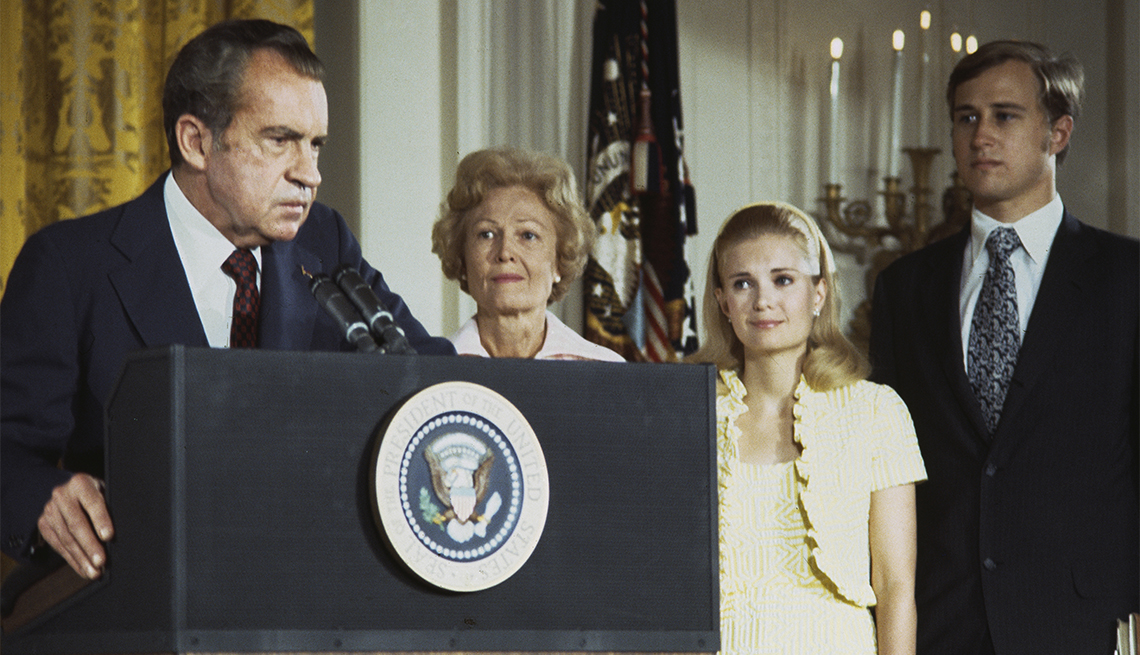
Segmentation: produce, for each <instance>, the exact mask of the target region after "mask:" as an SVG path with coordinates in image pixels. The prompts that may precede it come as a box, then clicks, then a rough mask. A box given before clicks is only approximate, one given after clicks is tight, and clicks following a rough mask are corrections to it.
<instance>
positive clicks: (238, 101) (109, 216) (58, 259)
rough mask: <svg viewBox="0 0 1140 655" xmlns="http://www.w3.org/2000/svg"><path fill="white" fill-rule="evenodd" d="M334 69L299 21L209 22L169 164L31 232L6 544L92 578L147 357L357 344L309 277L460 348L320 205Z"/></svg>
mask: <svg viewBox="0 0 1140 655" xmlns="http://www.w3.org/2000/svg"><path fill="white" fill-rule="evenodd" d="M322 76H323V67H322V65H321V63H320V61H319V60H318V59H317V57H316V56H315V55H314V54H313V52H312V51H311V50H310V49H309V46H308V43H306V41H305V39H304V37H302V36H301V35H300V34H299V33H298V32H297V31H296V30H294V29H292V28H289V27H286V26H283V25H278V24H275V23H271V22H269V21H260V20H249V21H228V22H225V23H220V24H218V25H215V26H213V27H211V28H209V29H207V30H206V31H205V32H203V33H202V34H200V35H198V36H197V37H195V38H194V39H193V40H192V41H191V42H190V43H188V44H187V45H186V46H185V47H184V48H183V49H182V50H181V52H180V53H179V55H178V57H177V58H176V60H175V62H174V63H173V65H172V66H171V70H170V72H169V73H168V76H167V80H166V86H165V89H164V93H163V114H164V126H165V130H166V135H167V142H168V144H169V147H170V156H171V170H170V172H169V173H168V174H165V175H163V176H162V177H161V178H159V180H158V181H157V182H156V183H155V184H154V185H153V186H151V187H150V188H149V189H148V190H147V191H146V192H144V193H143V194H142V195H141V196H139V197H138V198H136V199H135V200H132V201H130V202H128V203H126V204H124V205H121V206H119V207H115V208H113V209H109V210H106V211H103V212H100V213H98V214H94V215H92V216H88V217H85V218H81V219H77V220H72V221H63V222H60V223H56V224H54V225H51V226H49V227H47V228H45V229H43V230H41V231H40V232H39V233H37V234H35V235H33V236H32V237H31V238H29V239H28V241H27V243H26V244H25V246H24V248H23V250H22V251H21V254H20V256H19V258H18V259H17V261H16V264H15V266H14V268H13V269H12V273H11V275H10V276H9V280H8V285H7V288H6V290H5V293H4V297H3V303H2V308H0V335H2V336H0V380H2V387H0V388H2V393H3V402H2V434H0V443H2V450H0V462H2V471H0V474H2V475H0V484H2V488H0V495H2V507H0V523H2V525H0V532H2V535H0V544H2V546H3V548H4V551H5V552H6V553H8V554H10V555H12V556H14V557H16V558H18V559H23V558H27V557H30V556H33V555H34V554H35V551H36V550H37V549H42V548H44V547H45V546H50V547H51V548H52V549H54V550H55V551H57V552H59V553H60V554H61V555H62V556H63V557H64V559H65V560H66V561H67V562H68V563H69V564H70V565H71V567H72V568H74V569H75V570H76V571H77V572H79V573H80V574H81V575H83V576H85V577H88V578H95V577H98V576H99V575H100V573H101V571H102V569H103V566H104V565H105V563H106V552H105V550H104V548H103V545H102V542H104V541H106V540H107V539H110V538H111V537H112V536H113V526H112V523H111V520H110V517H109V516H108V514H107V510H106V505H105V503H104V500H103V495H102V482H101V478H102V476H103V471H102V468H103V411H104V407H105V403H106V401H107V399H108V396H109V394H110V393H111V391H112V388H113V385H114V383H115V379H116V376H117V375H118V372H119V369H120V366H121V364H122V362H123V359H124V357H125V356H126V355H127V354H128V353H129V352H131V351H134V350H137V349H139V348H145V347H155V346H164V345H169V344H186V345H191V346H203V347H204V346H214V347H260V348H270V349H278V350H328V351H336V350H350V349H351V346H349V345H348V343H347V342H346V339H345V336H344V331H343V329H342V328H340V327H338V325H337V324H336V322H335V321H333V320H332V319H331V318H330V317H329V316H328V315H327V314H326V313H325V312H324V311H323V310H322V309H321V308H320V307H318V304H317V302H316V301H315V300H314V298H313V297H312V295H311V294H310V292H309V285H308V282H309V280H308V278H307V273H311V272H323V273H328V274H331V273H332V272H333V271H334V270H335V269H336V268H338V267H339V266H341V265H344V264H348V265H351V266H352V267H353V268H355V269H356V270H358V271H359V272H360V274H361V276H362V277H363V278H364V279H365V281H366V282H367V283H368V284H369V285H370V286H371V287H372V289H373V290H374V291H375V292H376V294H377V295H378V296H379V298H380V300H381V301H382V303H383V304H384V305H385V306H386V307H387V309H388V310H389V311H390V312H391V313H392V314H393V316H394V318H395V320H396V322H397V324H398V325H399V326H400V327H401V328H402V329H403V330H404V332H405V333H406V335H407V337H408V340H409V341H410V343H411V345H412V347H414V348H415V349H416V350H417V351H418V352H419V353H423V354H453V353H454V349H453V348H452V346H451V344H450V342H448V341H447V340H446V339H442V338H435V337H431V336H429V335H428V333H427V332H426V331H425V330H424V328H423V326H422V325H421V324H420V323H419V322H418V321H417V320H416V319H415V318H414V317H413V316H412V314H411V312H410V311H409V310H408V308H407V306H406V305H405V304H404V302H403V300H401V299H400V297H399V296H397V295H396V294H394V293H392V292H391V291H390V290H389V289H388V286H387V285H386V284H385V282H384V280H383V277H382V276H381V275H380V273H379V272H378V271H376V270H375V269H373V268H372V267H371V266H369V264H368V263H367V262H366V261H364V259H363V257H362V255H361V249H360V245H359V244H358V243H357V241H356V239H355V237H354V236H353V235H352V234H351V232H350V231H349V229H348V227H347V225H346V224H345V222H344V220H343V219H342V218H341V216H340V215H339V214H338V213H337V212H335V211H334V210H332V209H330V208H328V207H326V206H324V205H321V204H317V203H315V202H314V197H315V195H316V190H317V187H318V186H319V185H320V182H321V176H320V173H319V172H318V170H317V156H318V154H319V152H320V149H321V147H322V145H323V144H324V142H325V139H326V136H327V130H328V107H327V100H326V96H325V91H324V86H323V83H322V81H321V80H322ZM249 383H250V384H257V380H250V381H249Z"/></svg>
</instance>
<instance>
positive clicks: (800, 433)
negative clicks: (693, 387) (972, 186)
mask: <svg viewBox="0 0 1140 655" xmlns="http://www.w3.org/2000/svg"><path fill="white" fill-rule="evenodd" d="M836 282H837V281H836V276H835V264H834V260H833V259H832V255H831V249H830V248H829V247H828V245H827V241H826V240H825V239H824V237H823V235H822V234H821V233H820V230H819V226H818V225H816V223H815V221H814V220H812V219H811V218H810V217H809V216H807V215H806V214H804V213H803V212H802V211H800V210H799V209H796V208H795V207H792V206H791V205H787V204H784V203H777V202H768V203H757V204H754V205H749V206H747V207H744V208H742V209H739V210H737V211H736V212H734V213H733V214H732V215H731V216H729V218H728V220H727V221H725V223H724V226H723V227H722V228H721V231H720V233H719V235H718V236H717V238H716V241H715V242H714V244H713V249H712V254H711V256H710V258H709V272H708V283H707V288H706V290H705V304H704V312H705V315H704V321H705V328H706V332H707V334H706V337H705V339H706V342H705V346H704V347H703V349H702V350H700V351H698V352H697V353H696V354H695V355H693V356H692V357H691V358H690V361H694V360H695V361H704V362H712V363H715V364H716V365H717V367H718V369H719V373H720V375H719V378H720V383H719V384H718V389H717V464H718V488H719V493H718V502H719V504H720V507H719V513H718V516H719V521H720V533H719V534H720V590H721V652H722V653H726V654H727V653H751V652H756V651H757V650H761V649H763V650H764V652H778V653H853V654H854V653H858V654H865V655H872V654H878V655H884V654H886V653H908V654H912V653H914V648H915V629H916V628H915V626H916V618H915V616H916V609H915V600H914V576H915V570H914V567H915V508H914V483H915V482H916V481H919V480H923V479H925V478H926V472H925V469H924V467H923V462H922V457H921V455H920V454H919V450H918V441H917V439H916V437H915V433H914V427H913V425H912V424H911V420H910V415H909V414H908V413H907V409H906V406H905V405H904V404H903V402H902V400H900V399H899V397H898V395H897V394H895V392H894V391H893V390H891V389H890V388H889V387H886V386H882V385H877V384H873V383H871V382H868V381H866V379H865V377H866V375H867V373H868V372H869V367H868V366H867V362H866V360H865V359H864V358H863V356H862V355H861V354H860V353H859V352H858V351H857V350H856V349H855V347H854V346H852V345H851V343H850V342H849V341H848V340H847V339H846V338H845V337H844V336H843V334H842V332H841V331H840V329H839V307H838V295H839V294H838V290H837V287H836ZM872 606H876V609H875V611H874V613H872V611H871V609H870V608H871V607H872Z"/></svg>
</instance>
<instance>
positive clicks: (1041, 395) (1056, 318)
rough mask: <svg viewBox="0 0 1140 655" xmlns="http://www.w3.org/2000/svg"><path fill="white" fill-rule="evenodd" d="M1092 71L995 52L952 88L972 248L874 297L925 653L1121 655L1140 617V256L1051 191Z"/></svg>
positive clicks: (942, 249) (1019, 51)
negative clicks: (896, 398)
mask: <svg viewBox="0 0 1140 655" xmlns="http://www.w3.org/2000/svg"><path fill="white" fill-rule="evenodd" d="M1082 86H1083V72H1082V71H1081V68H1080V65H1079V64H1077V63H1076V61H1074V60H1072V59H1071V58H1067V57H1066V58H1057V57H1054V56H1053V55H1051V54H1050V53H1049V52H1048V51H1047V50H1046V49H1045V48H1044V47H1042V46H1039V45H1036V44H1031V43H1024V42H1011V41H1004V42H994V43H989V44H986V45H985V46H982V47H981V48H979V49H978V50H977V52H975V53H974V54H972V55H970V56H968V57H965V58H964V59H962V61H961V62H960V63H959V64H958V65H957V67H956V68H955V69H954V72H953V73H952V74H951V76H950V82H949V85H948V88H947V100H948V101H949V104H950V113H951V117H952V120H953V128H952V135H953V149H954V158H955V161H956V163H957V167H958V173H959V175H960V176H961V177H962V179H963V181H964V182H965V184H966V187H967V188H968V189H969V190H970V192H971V193H972V194H973V199H974V209H973V214H972V218H971V222H970V225H969V226H968V227H967V228H966V229H965V230H963V231H962V232H961V233H959V234H957V235H955V236H952V237H949V238H947V239H945V240H942V241H939V242H937V243H934V244H932V245H930V246H928V247H926V248H924V249H922V250H920V251H918V252H916V253H913V254H911V255H908V256H906V257H903V258H901V259H900V260H899V261H897V262H896V263H895V264H893V265H892V266H890V267H889V268H888V269H887V270H886V271H884V272H883V273H882V275H880V277H879V280H878V282H877V285H876V289H875V294H874V300H873V303H874V313H873V324H872V339H871V358H872V363H873V365H874V367H875V373H874V378H875V379H876V380H877V381H880V382H884V383H887V384H890V385H891V386H893V387H894V388H895V389H896V390H897V391H898V392H899V394H900V395H901V396H902V397H903V399H904V400H905V401H906V402H907V405H908V407H909V408H910V411H911V414H912V415H913V418H914V422H915V427H916V429H917V432H918V439H919V445H920V447H921V449H922V455H923V458H924V460H925V462H926V466H927V471H928V474H929V481H927V482H926V483H924V484H923V485H919V487H918V488H917V513H918V564H917V567H918V570H917V578H916V595H917V601H918V613H919V617H918V618H919V621H918V652H919V653H920V654H921V655H935V654H942V653H945V654H947V655H950V654H953V655H960V654H964V653H970V654H974V653H997V654H999V655H1004V654H1007V653H1026V654H1029V653H1032V654H1033V655H1042V654H1047V653H1057V654H1061V653H1064V654H1066V655H1072V654H1083V653H1088V654H1090V655H1091V654H1093V653H1097V654H1101V655H1109V654H1110V653H1112V651H1113V645H1114V643H1115V641H1114V640H1115V627H1116V621H1117V620H1118V619H1121V618H1124V617H1126V616H1127V614H1128V613H1129V612H1134V611H1137V609H1140V591H1138V579H1140V573H1138V570H1137V569H1138V560H1140V545H1138V537H1140V526H1138V511H1140V510H1138V476H1137V468H1138V466H1137V464H1138V446H1137V439H1138V433H1140V422H1138V414H1140V411H1138V404H1140V385H1138V379H1140V374H1138V361H1140V355H1138V349H1137V343H1138V341H1140V327H1138V326H1140V321H1138V316H1137V314H1138V305H1140V288H1138V284H1140V247H1138V245H1137V242H1136V241H1135V240H1134V239H1128V238H1124V237H1120V236H1116V235H1113V234H1109V233H1107V232H1104V231H1102V230H1098V229H1095V228H1092V227H1089V226H1087V225H1085V224H1083V223H1081V222H1079V221H1078V220H1077V219H1076V218H1075V217H1074V216H1073V215H1072V214H1070V213H1069V212H1068V211H1067V210H1066V208H1065V206H1064V204H1063V203H1062V201H1061V199H1060V197H1059V195H1058V194H1057V190H1056V170H1057V165H1058V164H1059V163H1060V162H1061V160H1062V159H1063V158H1064V155H1065V153H1066V152H1067V150H1068V146H1069V140H1070V137H1071V136H1072V133H1073V125H1074V120H1075V119H1076V118H1077V115H1078V113H1079V108H1080V97H1081V93H1082Z"/></svg>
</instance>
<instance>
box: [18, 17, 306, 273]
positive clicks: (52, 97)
mask: <svg viewBox="0 0 1140 655" xmlns="http://www.w3.org/2000/svg"><path fill="white" fill-rule="evenodd" d="M226 18H268V19H270V20H274V21H277V22H279V23H284V24H287V25H292V26H293V27H296V28H297V29H298V30H300V31H301V33H302V34H304V35H305V37H306V38H307V39H309V42H310V43H312V42H313V0H0V285H2V284H3V282H4V281H5V280H7V276H8V271H9V270H11V268H12V263H13V262H14V261H15V259H16V255H17V253H19V250H20V247H21V245H23V243H24V239H26V238H27V237H28V235H30V234H32V233H34V232H35V231H36V230H38V229H40V228H41V227H43V226H45V225H48V224H49V223H53V222H55V221H58V220H62V219H66V218H75V217H77V216H83V215H85V214H89V213H91V212H94V211H98V210H101V209H105V208H107V207H112V206H114V205H117V204H119V203H122V202H125V201H127V200H130V199H131V198H134V197H135V196H137V195H139V194H140V193H142V191H143V190H144V189H146V187H147V186H149V185H150V184H151V183H152V182H154V181H155V179H156V178H157V177H158V175H159V174H161V173H162V172H163V171H164V170H166V169H167V168H168V167H169V165H170V159H169V156H168V154H167V151H166V138H165V136H164V135H163V131H162V85H163V81H164V79H165V77H166V71H167V69H168V68H169V66H170V62H171V61H172V60H173V58H174V55H175V54H176V53H177V52H178V49H179V48H181V47H182V45H183V44H184V43H186V41H188V40H190V38H192V37H193V36H194V35H195V34H197V33H199V32H201V31H202V30H203V29H205V28H206V27H208V26H210V25H212V24H214V23H216V22H218V21H220V20H224V19H226Z"/></svg>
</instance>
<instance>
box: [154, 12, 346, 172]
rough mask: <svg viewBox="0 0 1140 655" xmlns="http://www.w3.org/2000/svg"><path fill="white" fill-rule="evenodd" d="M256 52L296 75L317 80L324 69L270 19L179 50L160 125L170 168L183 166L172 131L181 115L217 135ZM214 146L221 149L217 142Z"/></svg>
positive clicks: (226, 25) (227, 26) (208, 35)
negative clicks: (274, 56) (280, 60)
mask: <svg viewBox="0 0 1140 655" xmlns="http://www.w3.org/2000/svg"><path fill="white" fill-rule="evenodd" d="M258 50H272V51H274V52H276V53H278V54H280V55H281V56H282V57H284V58H285V61H287V62H289V65H290V66H292V67H293V69H294V70H295V71H297V73H298V74H300V75H303V76H305V77H308V78H311V79H314V80H317V81H321V80H323V79H324V74H325V69H324V66H323V65H322V64H321V60H320V59H318V58H317V56H316V55H315V54H313V51H312V50H310V49H309V42H308V41H306V40H305V37H303V36H301V33H300V32H298V31H297V30H295V29H293V28H292V27H289V26H288V25H281V24H278V23H274V22H272V21H268V20H260V19H258V20H240V19H234V20H227V21H222V22H221V23H217V24H216V25H213V26H211V27H209V28H207V29H206V30H205V31H203V32H202V33H201V34H199V35H198V36H196V37H194V38H193V39H190V41H189V42H188V43H187V44H186V45H184V46H182V49H181V50H179V51H178V55H177V56H176V57H175V58H174V63H173V64H171V65H170V71H169V72H168V73H167V74H166V85H165V86H164V88H163V91H162V124H163V129H165V130H166V144H167V146H168V147H169V149H170V165H171V166H172V167H176V166H178V165H179V164H181V163H182V151H181V150H180V149H179V148H178V143H177V141H176V139H177V137H176V135H175V133H174V126H175V125H176V124H177V123H178V119H179V118H181V117H182V116H183V115H185V114H190V115H191V116H195V117H196V118H198V119H199V120H201V121H202V122H203V123H205V125H206V127H207V128H208V129H209V130H210V132H211V133H213V134H215V135H217V136H219V137H220V136H221V135H222V133H224V132H225V131H226V128H228V127H229V126H230V121H232V120H233V116H234V112H235V111H236V109H237V106H238V103H239V102H240V101H241V98H239V97H238V96H239V94H240V93H241V85H242V81H243V80H244V78H245V70H246V66H247V65H248V63H249V60H250V58H251V57H252V56H253V54H254V53H255V52H257V51H258ZM215 144H216V145H217V146H218V147H221V145H222V142H221V139H220V138H219V139H217V140H216V141H215Z"/></svg>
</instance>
